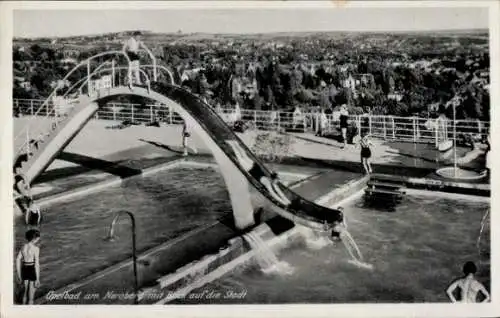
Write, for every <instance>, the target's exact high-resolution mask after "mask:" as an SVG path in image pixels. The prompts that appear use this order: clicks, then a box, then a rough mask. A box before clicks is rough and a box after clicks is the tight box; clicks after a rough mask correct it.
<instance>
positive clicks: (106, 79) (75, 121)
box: [13, 48, 173, 197]
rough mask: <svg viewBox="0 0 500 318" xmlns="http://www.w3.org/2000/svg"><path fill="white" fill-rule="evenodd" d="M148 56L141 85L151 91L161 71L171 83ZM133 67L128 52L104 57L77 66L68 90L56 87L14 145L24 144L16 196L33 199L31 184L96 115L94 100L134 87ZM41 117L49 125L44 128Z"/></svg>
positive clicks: (17, 160)
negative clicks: (130, 71) (108, 91)
mask: <svg viewBox="0 0 500 318" xmlns="http://www.w3.org/2000/svg"><path fill="white" fill-rule="evenodd" d="M145 52H146V55H147V56H149V58H150V59H151V60H152V64H148V65H142V66H141V68H140V77H141V81H142V82H143V83H146V85H147V86H148V87H149V83H150V78H151V79H153V80H156V79H157V76H158V74H157V72H158V70H161V71H162V72H163V74H166V76H168V77H169V78H170V82H173V75H172V73H171V72H170V70H169V69H167V68H166V67H163V66H157V65H156V59H155V57H154V55H153V54H152V52H151V51H150V50H149V49H147V48H146V50H145ZM129 66H130V60H129V58H128V57H127V55H126V54H125V53H124V52H122V51H109V52H103V53H100V54H97V55H94V56H92V57H90V58H88V59H87V60H85V61H83V62H81V63H80V64H78V65H77V66H75V67H74V68H73V69H72V70H71V71H70V72H68V73H67V74H66V76H65V77H64V78H63V79H62V80H61V81H60V82H61V83H65V82H67V81H69V79H72V80H73V81H74V83H73V84H72V85H71V86H70V87H68V88H61V87H56V88H55V89H54V90H53V92H52V93H51V94H50V95H49V97H48V98H47V99H46V100H45V102H44V103H43V104H42V105H41V106H40V107H39V108H38V109H37V110H36V111H35V113H34V114H33V116H32V117H31V119H29V120H28V123H27V124H26V125H25V127H24V129H23V130H22V131H21V132H20V133H18V134H17V135H16V136H15V138H14V145H16V144H17V145H19V144H20V145H21V146H19V147H17V149H15V151H14V158H13V159H14V164H13V166H14V167H13V168H14V169H13V170H14V175H15V178H14V183H15V184H14V189H15V190H16V191H17V192H18V196H25V197H27V196H30V185H31V183H32V182H33V180H34V179H35V178H36V177H37V176H39V175H40V174H41V173H42V172H43V171H44V170H45V169H46V168H47V167H48V166H49V165H50V164H51V163H52V162H53V161H54V159H55V158H56V157H57V155H58V154H59V153H60V152H61V151H62V150H63V149H64V148H65V147H66V146H67V145H68V144H69V143H70V142H71V141H72V140H73V138H74V137H75V136H76V135H77V134H78V132H79V131H80V130H81V129H82V128H83V127H84V126H85V124H86V123H87V122H88V121H89V120H90V119H91V118H92V117H93V116H94V114H95V113H96V112H97V110H98V105H97V104H95V103H91V102H90V101H91V99H92V98H95V97H96V96H99V95H101V94H105V90H107V89H111V88H114V87H118V86H125V87H127V86H128V87H132V86H133V85H134V84H133V82H132V81H131V79H130V78H129V73H128V70H129ZM81 73H84V74H85V76H83V77H82V76H80V79H78V80H76V81H75V76H78V75H79V74H81ZM61 91H62V93H61ZM70 97H71V98H70ZM57 98H59V101H63V102H64V105H63V106H62V107H61V105H60V104H58V103H57V102H56V99H57ZM61 110H63V112H61ZM42 118H45V119H46V120H45V121H43V120H42V123H40V121H41V119H42Z"/></svg>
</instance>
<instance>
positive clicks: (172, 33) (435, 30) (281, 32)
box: [12, 28, 489, 39]
mask: <svg viewBox="0 0 500 318" xmlns="http://www.w3.org/2000/svg"><path fill="white" fill-rule="evenodd" d="M180 31H181V33H178V31H169V32H160V31H152V30H141V29H132V30H121V31H108V32H102V33H85V34H74V35H55V36H25V37H23V36H13V37H12V38H13V39H47V38H57V39H64V38H72V37H82V36H83V37H89V36H100V35H106V34H115V33H127V32H142V33H144V34H164V35H193V34H206V35H272V34H276V35H278V34H284V33H290V34H304V33H311V34H320V33H372V34H377V33H432V32H436V33H446V32H450V33H454V32H464V31H465V32H467V31H474V32H478V31H480V32H485V33H489V28H456V29H454V28H450V29H420V30H415V29H408V30H319V31H270V32H242V33H238V32H228V33H222V32H203V31H196V32H187V33H184V32H182V30H180Z"/></svg>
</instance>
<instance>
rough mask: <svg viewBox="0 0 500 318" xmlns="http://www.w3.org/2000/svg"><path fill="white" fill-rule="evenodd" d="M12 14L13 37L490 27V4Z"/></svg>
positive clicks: (19, 12)
mask: <svg viewBox="0 0 500 318" xmlns="http://www.w3.org/2000/svg"><path fill="white" fill-rule="evenodd" d="M13 18H14V19H13V20H14V30H13V31H14V36H15V37H53V36H73V35H85V34H99V33H107V32H119V31H124V30H148V31H153V32H161V33H170V32H177V31H178V30H182V32H183V33H194V32H204V33H271V32H300V31H418V30H425V31H428V30H453V29H487V28H488V9H487V8H424V7H416V8H408V7H407V8H370V9H367V8H308V9H304V8H301V9H297V8H295V9H293V8H287V9H271V8H264V9H255V8H254V9H188V10H186V9H156V10H116V9H115V10H110V9H104V10H26V9H22V10H19V9H16V10H14V15H13Z"/></svg>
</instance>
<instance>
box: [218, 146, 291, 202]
mask: <svg viewBox="0 0 500 318" xmlns="http://www.w3.org/2000/svg"><path fill="white" fill-rule="evenodd" d="M226 142H227V143H228V144H229V145H230V146H231V148H232V149H233V151H234V153H235V155H236V158H237V159H238V162H239V163H240V165H241V167H242V168H243V169H244V170H245V171H247V172H248V173H249V174H250V175H251V176H252V177H254V178H255V179H257V180H259V182H260V183H262V184H263V185H264V186H265V187H266V189H267V191H269V193H270V194H271V195H272V196H273V197H274V198H275V199H276V200H277V201H278V202H280V203H281V204H283V205H284V206H289V205H290V204H291V202H290V200H289V199H288V198H287V197H286V195H285V194H284V193H283V192H282V191H281V188H280V186H279V180H278V176H277V174H276V173H273V174H272V176H271V179H269V178H268V177H267V176H266V175H265V173H264V171H263V170H262V169H261V168H260V166H259V165H258V164H256V163H255V162H253V160H252V159H250V158H249V157H248V155H247V153H246V152H245V151H244V150H243V149H242V148H241V146H240V145H239V144H238V142H237V141H236V140H226Z"/></svg>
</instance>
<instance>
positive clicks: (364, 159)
mask: <svg viewBox="0 0 500 318" xmlns="http://www.w3.org/2000/svg"><path fill="white" fill-rule="evenodd" d="M359 145H360V146H361V163H362V164H363V168H364V169H365V172H366V174H370V173H372V167H371V164H370V157H371V156H372V152H371V150H370V146H373V144H372V142H371V141H370V139H369V137H368V135H365V136H364V137H363V138H361V140H360V141H359Z"/></svg>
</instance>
